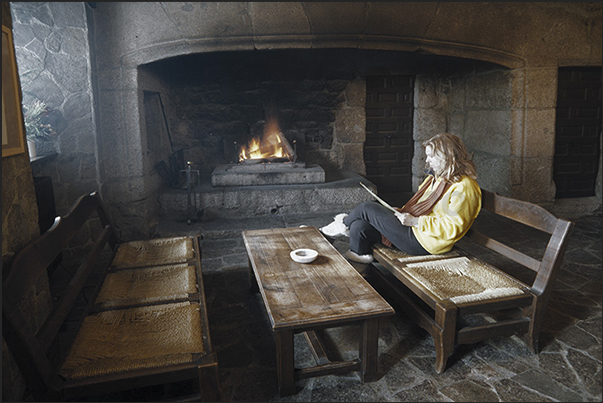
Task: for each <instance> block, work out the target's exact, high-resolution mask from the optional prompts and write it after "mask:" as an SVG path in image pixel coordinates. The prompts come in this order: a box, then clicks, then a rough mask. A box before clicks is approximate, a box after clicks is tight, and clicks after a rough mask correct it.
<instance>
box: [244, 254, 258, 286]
mask: <svg viewBox="0 0 603 403" xmlns="http://www.w3.org/2000/svg"><path fill="white" fill-rule="evenodd" d="M247 264H248V265H249V292H251V293H252V294H256V293H258V292H260V288H259V287H258V282H257V280H256V279H255V273H254V272H253V266H252V265H251V259H250V258H249V256H248V257H247Z"/></svg>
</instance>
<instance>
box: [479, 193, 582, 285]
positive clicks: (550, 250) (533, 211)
mask: <svg viewBox="0 0 603 403" xmlns="http://www.w3.org/2000/svg"><path fill="white" fill-rule="evenodd" d="M482 209H486V210H488V211H491V212H492V213H494V214H497V215H500V216H502V217H506V218H508V219H511V220H513V221H516V222H519V223H522V224H524V225H528V226H530V227H533V228H536V229H538V230H540V231H543V232H546V233H548V234H551V236H550V238H549V242H548V244H547V247H546V251H545V252H544V255H543V256H542V259H541V260H538V259H534V258H533V257H531V256H528V255H526V254H525V253H522V252H520V251H518V250H516V249H514V248H512V247H510V246H508V245H506V244H504V243H503V242H501V241H500V240H495V239H492V238H490V237H488V236H486V235H484V234H482V233H480V232H478V231H476V230H475V229H473V228H472V229H471V230H470V231H469V232H468V233H467V237H469V238H471V239H472V240H473V241H475V242H477V243H478V244H480V245H483V246H485V247H486V248H488V249H491V250H493V251H496V252H498V253H500V254H502V255H504V256H506V257H508V258H509V259H511V260H513V261H515V262H517V263H519V264H521V265H523V266H525V267H527V268H529V269H530V270H533V271H534V272H536V273H537V274H536V278H535V279H534V283H533V284H532V291H533V292H534V293H536V294H541V293H543V292H545V291H546V290H547V285H548V284H549V282H550V281H551V279H552V278H554V275H555V273H556V272H557V271H558V270H557V269H558V267H559V266H560V265H561V261H562V258H563V255H564V253H565V250H566V249H567V244H568V242H569V235H570V233H571V230H572V228H573V225H574V223H573V222H571V221H568V220H565V219H562V218H558V217H556V216H555V215H554V214H552V213H551V212H549V211H547V210H546V209H545V208H543V207H541V206H538V205H536V204H533V203H530V202H525V201H521V200H516V199H511V198H508V197H504V196H500V195H498V194H496V193H493V192H490V191H487V190H484V189H482Z"/></svg>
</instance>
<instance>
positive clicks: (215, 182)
mask: <svg viewBox="0 0 603 403" xmlns="http://www.w3.org/2000/svg"><path fill="white" fill-rule="evenodd" d="M324 181H325V171H324V169H322V168H321V167H320V166H314V167H309V168H306V167H305V166H293V165H292V166H289V165H288V164H286V163H281V164H278V163H275V164H256V165H249V166H245V165H240V164H232V165H220V166H217V167H216V168H215V169H214V170H213V172H212V175H211V182H212V186H216V187H219V186H256V185H286V184H294V183H322V182H324Z"/></svg>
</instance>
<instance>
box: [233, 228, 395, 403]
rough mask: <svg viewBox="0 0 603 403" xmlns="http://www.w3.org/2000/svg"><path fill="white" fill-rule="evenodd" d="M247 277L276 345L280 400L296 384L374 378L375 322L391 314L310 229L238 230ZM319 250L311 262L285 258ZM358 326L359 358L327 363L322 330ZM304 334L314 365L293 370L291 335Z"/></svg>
mask: <svg viewBox="0 0 603 403" xmlns="http://www.w3.org/2000/svg"><path fill="white" fill-rule="evenodd" d="M243 240H244V242H245V247H246V248H247V254H248V256H249V262H250V277H251V280H252V285H253V286H254V288H255V290H256V291H257V290H258V289H259V291H261V293H262V298H263V300H264V304H265V306H266V310H267V312H268V316H269V318H270V321H271V323H272V329H273V330H274V333H275V340H276V360H277V372H278V386H279V393H280V395H281V396H287V395H291V394H294V393H295V381H296V380H299V379H305V378H310V377H315V376H322V375H328V374H334V373H342V372H349V371H360V374H361V378H362V381H363V382H370V381H374V380H376V379H377V370H378V346H377V341H378V336H379V320H378V319H379V318H380V317H383V316H387V315H392V314H394V313H395V312H394V309H393V308H392V307H391V306H390V305H389V304H388V303H387V302H386V301H385V300H384V299H383V298H382V297H381V296H380V295H379V294H378V293H377V292H376V291H375V290H374V289H373V287H371V285H370V284H369V283H368V282H367V281H366V280H365V279H364V278H363V277H362V276H361V275H360V273H358V271H356V269H354V267H353V266H352V265H351V264H350V263H349V262H348V261H347V260H346V259H345V258H344V257H343V256H341V254H340V253H339V252H338V251H337V250H336V249H335V248H334V247H333V245H331V243H329V242H328V241H327V240H326V239H325V238H324V237H323V236H322V234H321V233H320V232H319V231H318V230H317V229H316V228H315V227H303V228H276V229H267V230H255V231H243ZM300 248H309V249H314V250H316V251H318V257H317V258H316V260H315V261H313V262H312V263H306V264H302V263H297V262H295V261H293V260H292V259H291V257H290V255H289V253H290V252H291V251H293V250H295V249H300ZM347 325H359V326H360V327H361V331H360V332H359V335H360V348H359V357H358V359H355V360H353V361H331V360H329V358H328V357H327V354H326V349H325V348H324V344H323V342H322V340H321V337H320V336H321V331H322V330H324V329H327V328H332V327H338V326H347ZM301 332H304V333H305V337H306V339H307V341H308V344H309V346H310V350H311V352H312V354H313V355H314V358H315V359H316V361H317V365H316V366H314V367H310V368H302V369H298V368H295V365H294V358H293V335H294V334H296V333H301Z"/></svg>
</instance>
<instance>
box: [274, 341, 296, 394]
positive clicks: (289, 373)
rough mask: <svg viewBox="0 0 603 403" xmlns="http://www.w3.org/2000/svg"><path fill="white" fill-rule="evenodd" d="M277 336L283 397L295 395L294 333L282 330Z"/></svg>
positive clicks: (280, 387)
mask: <svg viewBox="0 0 603 403" xmlns="http://www.w3.org/2000/svg"><path fill="white" fill-rule="evenodd" d="M275 336H276V371H277V375H278V390H279V394H280V396H281V397H283V396H289V395H292V394H294V393H295V366H294V362H293V358H294V357H293V332H292V331H290V330H281V331H277V332H276V333H275Z"/></svg>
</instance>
